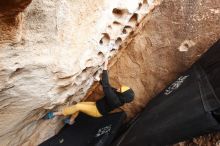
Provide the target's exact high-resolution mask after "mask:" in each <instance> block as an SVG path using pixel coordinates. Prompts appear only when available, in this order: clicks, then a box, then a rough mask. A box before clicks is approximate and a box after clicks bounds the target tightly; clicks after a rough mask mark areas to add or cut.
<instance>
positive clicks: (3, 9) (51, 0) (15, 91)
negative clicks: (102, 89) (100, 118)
mask: <svg viewBox="0 0 220 146" xmlns="http://www.w3.org/2000/svg"><path fill="white" fill-rule="evenodd" d="M159 3H160V1H159V0H149V1H146V0H136V1H131V0H124V1H120V0H114V1H108V0H74V1H72V0H59V1H57V0H47V1H45V0H33V1H32V2H31V0H9V1H7V2H6V1H4V2H0V4H1V6H0V34H1V35H0V145H2V146H5V145H9V146H16V145H37V144H39V143H40V142H42V141H44V140H45V139H47V138H49V137H51V136H53V135H54V134H55V133H56V132H57V131H58V130H59V129H60V128H61V127H62V126H63V125H62V121H61V119H56V118H55V119H53V120H48V121H45V120H42V117H43V116H44V114H45V113H46V112H47V111H48V110H51V109H52V110H56V109H57V108H59V107H61V106H66V105H69V104H71V103H73V102H79V101H80V100H82V99H83V97H84V96H85V94H86V92H87V90H88V89H89V88H90V86H91V85H92V84H93V83H94V81H95V80H97V79H98V78H99V75H100V73H101V72H102V64H103V62H104V59H105V58H108V57H110V58H111V57H112V56H114V54H115V53H116V52H117V51H118V48H119V46H120V45H121V44H122V43H123V41H124V40H125V39H126V38H127V36H129V35H130V34H132V32H133V31H134V30H136V28H137V26H138V23H139V22H140V21H141V20H142V18H143V17H144V16H145V15H146V14H148V13H149V12H150V11H151V10H152V9H153V8H154V7H155V6H156V5H158V4H159ZM28 4H29V6H28ZM26 7H27V8H26ZM25 8H26V9H25Z"/></svg>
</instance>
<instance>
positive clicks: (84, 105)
mask: <svg viewBox="0 0 220 146" xmlns="http://www.w3.org/2000/svg"><path fill="white" fill-rule="evenodd" d="M77 112H83V113H85V114H87V115H89V116H92V117H101V116H102V115H101V114H100V113H99V111H98V109H97V107H96V103H95V102H80V103H77V104H76V105H73V106H70V107H67V108H64V109H63V110H62V114H63V115H64V116H67V115H72V114H75V113H77Z"/></svg>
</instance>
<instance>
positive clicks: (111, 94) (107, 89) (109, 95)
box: [101, 61, 120, 107]
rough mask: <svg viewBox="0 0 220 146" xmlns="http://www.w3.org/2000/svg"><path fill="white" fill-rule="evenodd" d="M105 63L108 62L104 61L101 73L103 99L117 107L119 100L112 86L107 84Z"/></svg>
mask: <svg viewBox="0 0 220 146" xmlns="http://www.w3.org/2000/svg"><path fill="white" fill-rule="evenodd" d="M107 64H108V61H106V62H105V65H104V70H103V73H102V80H101V84H102V88H103V92H104V95H105V96H104V97H105V100H106V101H107V102H108V103H109V104H110V105H114V106H115V107H118V106H119V104H120V101H119V98H118V95H117V94H116V93H115V91H114V90H113V88H112V87H111V85H110V84H109V78H108V71H107Z"/></svg>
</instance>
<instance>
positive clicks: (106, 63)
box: [103, 59, 108, 70]
mask: <svg viewBox="0 0 220 146" xmlns="http://www.w3.org/2000/svg"><path fill="white" fill-rule="evenodd" d="M103 69H104V70H107V69H108V59H106V60H105V63H104V68H103Z"/></svg>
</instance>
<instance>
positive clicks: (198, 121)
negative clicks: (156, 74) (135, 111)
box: [112, 41, 220, 146]
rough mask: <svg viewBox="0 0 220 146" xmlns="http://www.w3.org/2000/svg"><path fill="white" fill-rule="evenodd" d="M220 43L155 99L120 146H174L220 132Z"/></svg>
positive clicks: (120, 140) (122, 137)
mask: <svg viewBox="0 0 220 146" xmlns="http://www.w3.org/2000/svg"><path fill="white" fill-rule="evenodd" d="M219 76H220V41H218V42H217V43H215V44H214V45H213V46H212V47H211V48H210V49H209V50H208V51H207V52H206V53H205V54H204V55H203V56H202V57H201V58H200V59H199V60H198V61H197V62H196V63H195V64H193V65H192V66H191V68H190V69H189V70H188V71H186V72H185V73H183V74H182V75H181V76H180V77H178V78H177V80H176V81H174V82H173V83H172V84H170V85H169V86H168V87H167V88H166V89H164V90H163V91H162V92H161V93H160V94H159V95H157V96H156V97H155V98H153V99H152V100H151V102H150V103H149V104H148V105H147V106H146V108H145V109H144V111H143V112H142V113H140V115H138V117H137V118H136V120H134V122H132V124H131V125H130V126H129V128H128V129H127V130H126V131H125V132H124V133H123V134H121V135H120V136H119V138H118V139H116V140H115V141H114V143H113V144H112V145H117V146H134V145H135V146H160V145H162V146H163V145H169V144H174V143H177V142H180V141H183V140H187V139H191V138H193V137H197V136H200V135H204V134H207V133H211V132H214V131H218V130H220V124H219V122H218V121H220V94H219V93H220V92H219V91H220V90H219V89H220V88H219V87H220V86H219V85H220V77H219Z"/></svg>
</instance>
